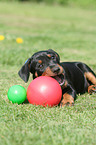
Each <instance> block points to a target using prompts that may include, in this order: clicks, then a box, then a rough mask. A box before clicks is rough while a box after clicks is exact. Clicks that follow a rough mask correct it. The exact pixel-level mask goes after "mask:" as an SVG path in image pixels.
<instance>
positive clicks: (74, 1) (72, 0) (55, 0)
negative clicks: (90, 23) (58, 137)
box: [0, 0, 96, 8]
mask: <svg viewBox="0 0 96 145" xmlns="http://www.w3.org/2000/svg"><path fill="white" fill-rule="evenodd" d="M0 1H3V2H4V1H7V2H13V1H17V2H35V3H45V4H53V5H54V4H55V5H56V4H59V5H70V6H80V7H84V8H96V0H0Z"/></svg>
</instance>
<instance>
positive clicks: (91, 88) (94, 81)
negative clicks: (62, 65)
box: [77, 63, 96, 94]
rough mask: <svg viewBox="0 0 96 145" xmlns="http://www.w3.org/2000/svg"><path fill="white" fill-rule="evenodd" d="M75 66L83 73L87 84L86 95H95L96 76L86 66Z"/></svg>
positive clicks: (81, 64) (80, 64)
mask: <svg viewBox="0 0 96 145" xmlns="http://www.w3.org/2000/svg"><path fill="white" fill-rule="evenodd" d="M77 66H78V67H79V68H80V69H81V71H82V72H83V73H84V76H85V78H86V80H87V82H88V93H89V94H92V93H96V74H95V73H94V72H93V70H92V69H91V68H90V67H89V66H87V65H86V64H83V63H79V64H78V65H77Z"/></svg>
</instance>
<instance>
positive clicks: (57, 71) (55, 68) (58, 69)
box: [52, 67, 60, 74]
mask: <svg viewBox="0 0 96 145" xmlns="http://www.w3.org/2000/svg"><path fill="white" fill-rule="evenodd" d="M52 70H53V72H54V73H56V74H58V73H59V72H60V68H59V67H54V68H53V69H52Z"/></svg>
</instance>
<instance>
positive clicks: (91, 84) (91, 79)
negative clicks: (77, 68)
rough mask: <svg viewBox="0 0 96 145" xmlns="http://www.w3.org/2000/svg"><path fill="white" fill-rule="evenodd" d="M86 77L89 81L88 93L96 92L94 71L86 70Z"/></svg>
mask: <svg viewBox="0 0 96 145" xmlns="http://www.w3.org/2000/svg"><path fill="white" fill-rule="evenodd" d="M85 77H86V79H87V80H88V82H89V87H88V93H89V94H93V93H96V76H95V75H94V74H93V73H92V72H85Z"/></svg>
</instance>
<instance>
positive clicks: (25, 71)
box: [18, 58, 31, 83]
mask: <svg viewBox="0 0 96 145" xmlns="http://www.w3.org/2000/svg"><path fill="white" fill-rule="evenodd" d="M30 63H31V59H30V58H29V59H28V60H27V61H26V62H25V64H24V65H23V66H22V67H21V69H20V70H19V72H18V74H19V76H20V77H21V79H22V80H24V81H25V82H26V83H27V82H28V79H29V75H30Z"/></svg>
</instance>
